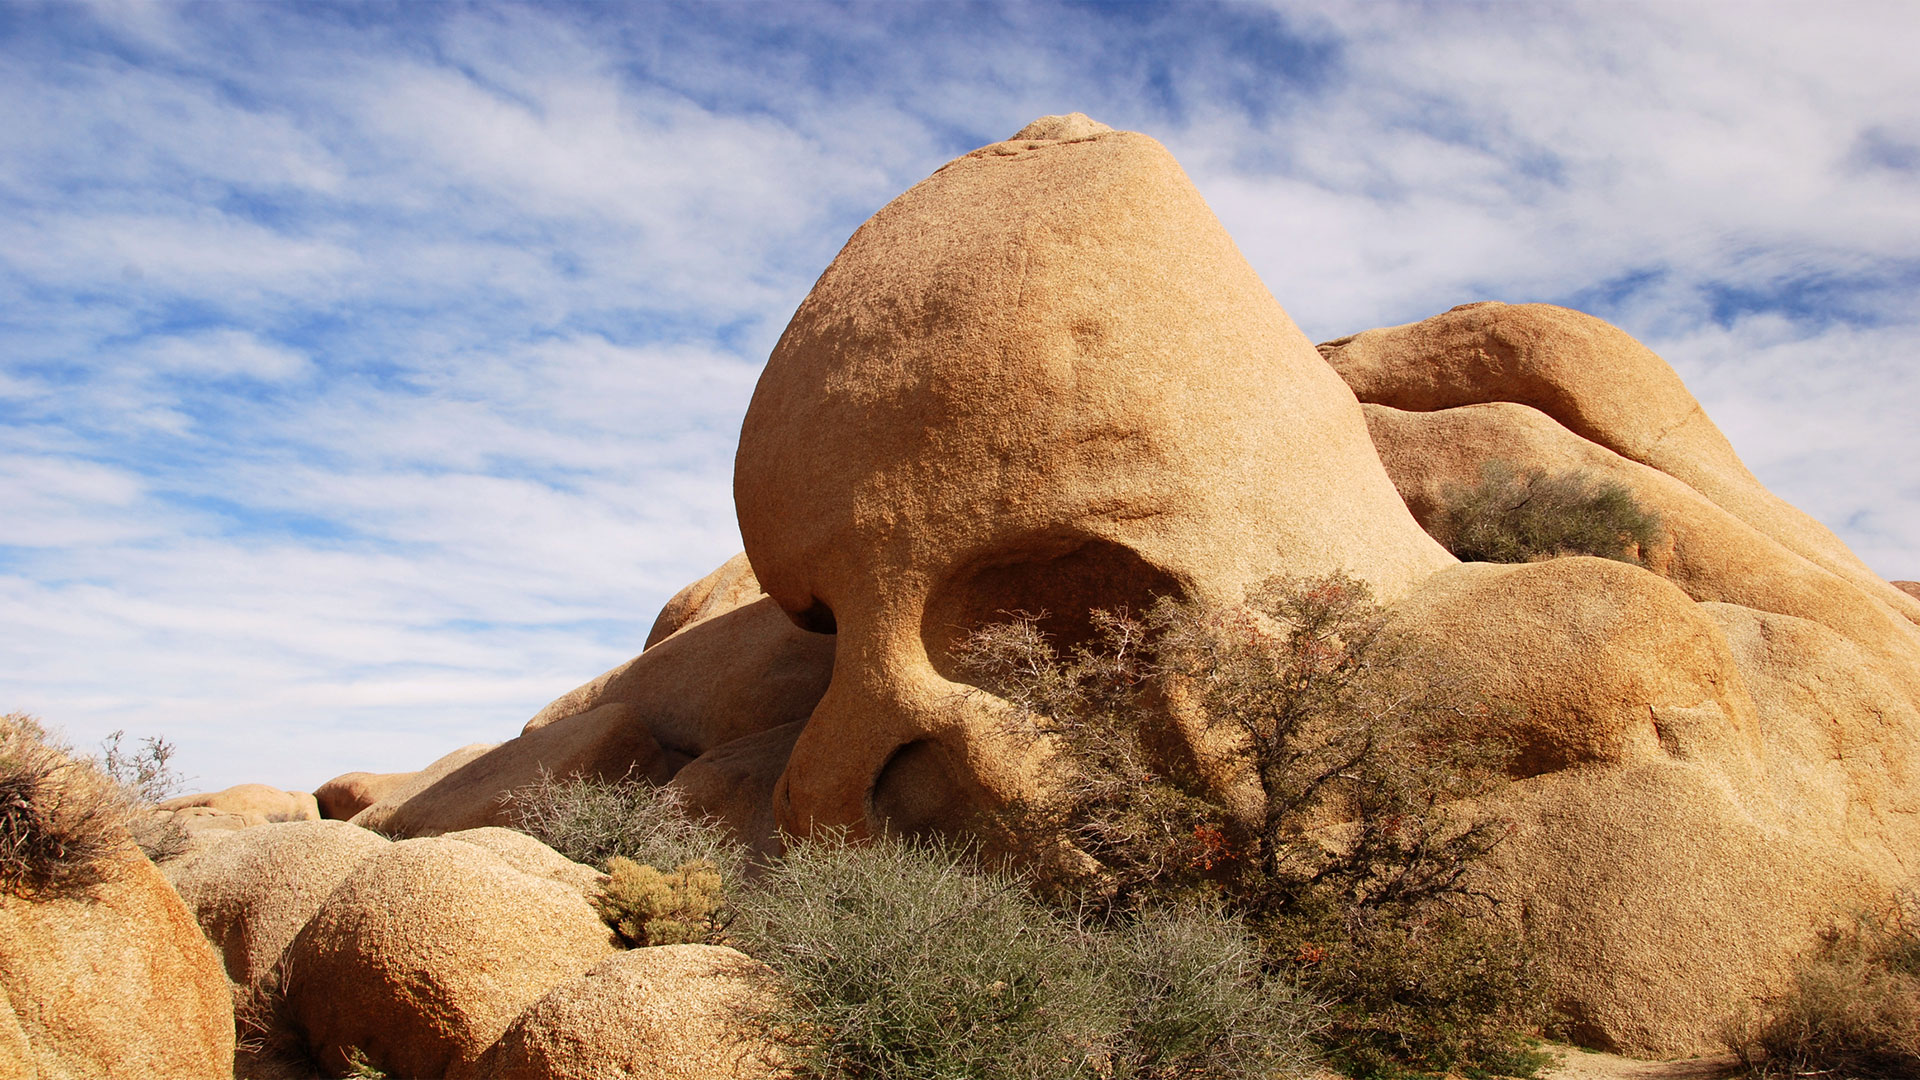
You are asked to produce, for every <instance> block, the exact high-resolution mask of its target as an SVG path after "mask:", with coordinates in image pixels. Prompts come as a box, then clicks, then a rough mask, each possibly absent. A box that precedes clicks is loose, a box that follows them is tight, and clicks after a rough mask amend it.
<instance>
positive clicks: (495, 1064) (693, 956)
mask: <svg viewBox="0 0 1920 1080" xmlns="http://www.w3.org/2000/svg"><path fill="white" fill-rule="evenodd" d="M770 974H771V973H770V972H769V970H768V969H767V968H766V967H765V966H764V965H762V964H760V963H758V962H756V961H754V960H751V959H749V958H748V957H746V956H743V955H741V954H740V953H738V952H736V951H734V950H733V949H729V948H725V947H722V946H718V945H664V946H660V947H657V948H650V949H633V950H631V951H627V952H620V953H615V954H614V955H612V956H609V957H607V958H606V959H605V960H603V961H601V962H600V964H599V966H598V967H595V968H594V969H593V970H592V971H590V972H588V973H587V974H586V975H584V976H582V977H580V978H578V979H575V980H573V981H572V982H567V983H562V984H561V985H559V986H557V987H555V988H554V989H553V990H551V991H549V992H548V993H547V995H546V996H545V997H543V998H541V999H540V1000H539V1001H536V1002H534V1003H533V1005H531V1006H529V1007H528V1009H527V1011H525V1012H523V1013H521V1014H520V1016H519V1017H518V1018H516V1019H515V1020H514V1022H513V1023H512V1025H511V1026H509V1027H508V1028H507V1031H506V1034H505V1035H503V1036H501V1038H500V1041H499V1042H498V1043H496V1044H494V1046H493V1048H492V1049H490V1050H488V1051H487V1053H486V1054H485V1055H484V1056H483V1057H482V1058H481V1059H480V1061H479V1062H478V1063H477V1065H476V1066H475V1067H474V1068H473V1070H472V1071H471V1072H462V1073H460V1074H458V1075H460V1076H471V1077H475V1078H498V1080H509V1078H518V1077H531V1076H539V1077H549V1078H552V1080H589V1078H598V1077H618V1076H635V1077H639V1076H644V1077H649V1078H652V1080H747V1078H749V1077H755V1078H757V1077H767V1078H772V1077H775V1076H780V1075H783V1074H782V1073H780V1072H779V1070H778V1067H777V1063H778V1055H777V1053H776V1050H775V1048H774V1046H773V1045H772V1043H771V1042H770V1041H769V1040H768V1039H767V1038H766V1037H765V1036H764V1035H762V1034H760V1033H759V1032H758V1031H757V1030H756V1029H755V1027H754V1026H753V1024H752V1023H751V1021H750V1019H749V1018H750V1017H751V1016H752V1015H753V1014H754V1012H755V1011H756V1010H757V1009H760V1008H763V1007H764V1005H765V1002H766V998H767V991H766V985H767V979H768V977H769V976H770Z"/></svg>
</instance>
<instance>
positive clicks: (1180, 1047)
mask: <svg viewBox="0 0 1920 1080" xmlns="http://www.w3.org/2000/svg"><path fill="white" fill-rule="evenodd" d="M739 906H740V914H739V918H738V919H737V921H736V922H735V924H734V928H733V935H734V937H735V939H736V940H737V941H738V943H739V944H740V945H741V946H742V947H743V948H745V949H746V950H747V951H749V952H751V953H752V954H754V955H755V956H758V957H759V958H761V959H762V960H764V961H766V962H767V963H768V964H770V965H771V966H772V967H773V968H774V969H775V970H777V971H778V972H779V975H780V987H779V994H778V995H777V1000H778V1001H780V1002H781V1004H779V1005H778V1006H776V1007H775V1009H774V1011H773V1012H772V1013H771V1014H769V1015H768V1016H766V1017H763V1020H764V1022H765V1023H767V1024H768V1026H769V1027H770V1028H771V1030H772V1031H774V1032H775V1033H776V1034H777V1035H779V1036H780V1037H781V1038H782V1039H783V1041H784V1042H786V1043H787V1044H788V1046H789V1061H790V1062H791V1063H792V1064H793V1065H794V1067H795V1068H797V1069H798V1070H799V1071H800V1073H801V1074H802V1075H804V1076H810V1077H873V1078H888V1080H936V1078H938V1080H962V1078H972V1077H979V1078H983V1080H984V1078H988V1077H992V1078H996V1080H998V1078H1009V1080H1043V1078H1044V1080H1057V1078H1075V1077H1086V1078H1100V1080H1114V1078H1127V1080H1147V1078H1168V1080H1171V1078H1174V1077H1190V1078H1194V1080H1207V1078H1220V1080H1240V1078H1245V1080H1253V1078H1255V1077H1259V1078H1265V1080H1270V1078H1273V1077H1283V1076H1304V1075H1307V1074H1308V1072H1309V1071H1310V1066H1311V1062H1312V1053H1311V1048H1310V1046H1309V1045H1308V1043H1307V1040H1306V1036H1307V1035H1308V1034H1309V1033H1311V1032H1312V1031H1313V1030H1314V1029H1315V1028H1316V1026H1317V1024H1318V1022H1319V1021H1318V1016H1319V1014H1318V1012H1317V1011H1316V1009H1315V1007H1314V1006H1313V1005H1311V1004H1310V1003H1308V1002H1306V1001H1304V1000H1303V999H1302V998H1301V996H1300V995H1298V994H1296V993H1294V992H1293V991H1292V990H1291V989H1290V988H1289V987H1287V986H1286V985H1284V984H1283V983H1280V982H1277V981H1275V980H1273V979H1272V978H1271V977H1269V976H1268V975H1267V974H1266V973H1265V972H1264V971H1263V970H1262V967H1261V964H1260V960H1259V952H1258V949H1257V947H1256V946H1255V945H1254V944H1253V943H1252V941H1251V940H1250V939H1249V938H1248V936H1247V935H1246V933H1245V932H1244V930H1243V929H1242V928H1241V925H1240V923H1239V922H1238V921H1237V920H1235V919H1233V918H1231V917H1230V916H1216V915H1215V914H1213V913H1203V912H1197V911H1170V912H1167V913H1165V914H1164V915H1160V916H1155V917H1151V918H1146V919H1142V920H1139V921H1137V922H1135V923H1133V924H1131V925H1128V926H1114V925H1111V924H1107V923H1103V922H1100V921H1098V920H1093V921H1089V920H1085V919H1077V918H1074V917H1072V915H1071V914H1070V913H1066V912H1062V911H1061V910H1059V909H1057V908H1052V907H1049V906H1047V905H1044V904H1042V903H1040V902H1039V901H1037V900H1036V899H1035V898H1034V897H1033V896H1032V895H1030V893H1029V892H1028V890H1027V888H1026V885H1025V882H1023V881H1022V880H1021V879H1020V878H1018V877H1017V876H1014V875H1012V874H1009V873H1006V872H1004V871H1001V870H996V869H993V868H991V867H984V868H983V867H981V866H979V865H977V864H976V862H975V860H974V858H973V857H972V856H971V855H970V853H968V852H966V851H964V850H960V849H955V848H950V847H943V846H941V845H939V844H937V843H932V842H909V841H902V840H880V841H876V842H873V843H871V844H865V845H848V844H844V843H841V842H840V841H839V840H838V839H836V838H833V837H826V838H823V839H818V840H811V841H794V842H793V843H792V844H791V845H790V847H789V849H788V851H787V853H786V854H785V856H784V857H783V858H781V859H779V860H777V861H775V862H774V863H773V864H772V865H771V866H770V867H769V868H768V870H767V873H766V874H765V876H764V877H763V878H761V879H760V880H759V881H758V882H757V883H756V884H755V885H754V887H753V888H751V889H747V890H744V891H743V892H742V894H741V897H740V900H739Z"/></svg>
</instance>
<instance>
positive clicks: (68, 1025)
mask: <svg viewBox="0 0 1920 1080" xmlns="http://www.w3.org/2000/svg"><path fill="white" fill-rule="evenodd" d="M0 1001H4V1002H10V1003H11V1009H10V1010H9V1012H10V1014H11V1016H12V1023H11V1024H8V1023H7V1021H6V1019H5V1016H4V1015H0V1066H5V1065H6V1063H7V1058H8V1057H9V1055H12V1056H15V1057H16V1058H17V1056H18V1054H19V1052H20V1047H19V1044H20V1042H21V1041H22V1040H24V1042H25V1043H26V1045H27V1047H28V1048H29V1050H28V1052H29V1054H30V1057H31V1061H32V1069H31V1071H16V1072H8V1073H6V1074H5V1075H8V1076H14V1075H26V1076H36V1077H38V1078H39V1080H122V1078H125V1080H169V1078H175V1077H178V1078H180V1080H206V1078H208V1077H222V1076H232V1075H233V1043H234V1030H233V999H232V997H231V995H230V993H229V991H228V988H227V979H226V975H225V974H224V973H223V972H222V971H221V968H220V959H219V957H218V956H216V955H215V954H214V951H213V948H212V946H210V945H209V944H208V943H207V940H206V939H205V938H204V937H202V936H201V935H200V928H199V927H198V926H196V925H195V924H194V921H193V918H192V916H190V915H189V914H188V913H187V909H186V907H185V906H184V905H183V904H182V903H181V902H180V897H179V896H178V895H176V894H175V893H174V891H173V889H172V887H171V886H169V885H168V884H167V881H166V879H165V878H163V877H161V876H160V871H159V870H157V869H155V868H154V866H153V864H152V863H150V862H148V861H147V860H146V858H145V857H143V856H142V855H141V854H140V852H139V851H138V850H137V849H135V848H134V847H133V846H132V845H131V844H129V845H128V846H127V848H126V849H125V850H124V851H123V852H122V853H121V854H120V855H117V856H115V857H114V862H113V865H112V866H111V871H110V877H109V878H108V880H107V881H105V882H104V883H102V884H100V885H98V886H95V887H94V888H93V889H92V890H91V891H89V892H86V893H82V894H77V895H71V896H61V897H58V898H43V899H39V900H27V899H23V898H21V897H18V896H13V895H9V894H6V893H0ZM9 1028H11V1029H12V1031H11V1032H10V1031H8V1029H9ZM15 1032H17V1035H16V1034H14V1033H15ZM9 1046H11V1049H9V1048H8V1047H9Z"/></svg>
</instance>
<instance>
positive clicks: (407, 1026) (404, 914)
mask: <svg viewBox="0 0 1920 1080" xmlns="http://www.w3.org/2000/svg"><path fill="white" fill-rule="evenodd" d="M613 951H614V946H613V941H612V934H611V932H610V931H609V930H608V928H607V926H606V924H605V923H603V922H602V921H601V920H600V918H599V916H598V915H596V914H595V913H594V910H593V907H592V905H591V904H589V903H588V901H587V899H586V898H585V897H584V896H582V895H581V894H580V892H579V891H578V890H577V889H574V888H572V887H570V886H568V885H564V884H561V883H560V882H556V881H552V880H548V879H546V878H542V877H534V876H532V875H529V874H525V873H522V872H520V871H519V870H516V869H514V868H513V867H512V866H510V865H509V864H508V863H507V862H506V861H505V860H503V859H501V858H500V857H499V856H498V855H495V854H494V853H493V852H491V851H489V850H487V849H485V848H483V847H481V846H480V845H478V844H473V843H463V842H461V841H459V840H451V839H447V838H445V837H436V838H431V839H418V840H405V841H400V842H398V843H394V844H391V845H389V846H388V847H386V848H384V849H382V850H380V851H379V852H376V853H375V854H373V855H372V856H370V857H368V858H366V859H364V860H362V861H361V862H360V864H359V865H358V866H356V867H354V869H353V871H352V872H351V873H349V874H348V875H347V877H346V878H345V879H344V880H343V881H341V883H340V884H339V886H337V887H336V888H335V889H334V891H333V893H332V894H331V895H330V896H329V897H328V898H327V900H326V902H325V903H324V904H322V905H321V908H320V910H319V912H318V913H317V914H315V916H314V917H313V919H312V920H310V921H309V922H308V923H307V925H306V927H305V928H304V929H303V930H301V932H300V934H299V936H298V937H296V938H295V939H294V943H293V945H292V946H291V947H290V948H289V949H288V950H287V957H288V962H289V969H290V974H289V977H288V984H287V1008H288V1010H289V1013H290V1015H291V1016H292V1017H293V1018H294V1020H295V1022H296V1024H297V1025H298V1027H299V1029H300V1030H301V1031H303V1032H304V1033H305V1034H306V1037H307V1040H308V1045H309V1048H310V1049H311V1050H312V1051H313V1052H314V1053H315V1054H316V1055H317V1057H318V1059H319V1061H320V1063H321V1065H322V1066H323V1067H325V1068H328V1069H332V1070H335V1072H336V1073H338V1072H343V1071H345V1069H346V1068H347V1064H348V1061H347V1056H346V1055H347V1053H348V1052H349V1051H350V1050H357V1051H359V1052H360V1053H361V1054H363V1055H364V1056H365V1059H366V1060H367V1062H369V1063H370V1064H372V1065H373V1066H374V1067H376V1068H378V1069H380V1070H382V1071H384V1072H386V1073H388V1074H389V1075H395V1076H407V1077H421V1078H428V1077H440V1076H444V1075H446V1074H447V1072H448V1070H449V1069H452V1068H460V1069H465V1068H468V1067H470V1066H471V1065H472V1064H473V1062H474V1061H475V1059H477V1058H478V1057H479V1056H480V1055H481V1054H482V1053H484V1052H485V1051H486V1049H487V1048H488V1047H489V1046H491V1045H493V1043H494V1041H495V1040H496V1039H498V1038H499V1037H500V1035H501V1033H502V1032H504V1031H505V1030H506V1029H507V1026H508V1025H509V1024H510V1023H511V1022H512V1021H513V1019H514V1018H515V1017H516V1016H518V1015H519V1014H520V1013H521V1011H522V1010H524V1009H525V1008H526V1007H527V1006H528V1005H529V1004H531V1003H532V1002H534V1001H535V1000H537V999H539V998H540V997H541V996H542V995H544V994H545V993H547V992H548V991H549V990H552V989H553V988H554V987H556V986H559V985H561V984H562V983H566V982H570V981H572V980H574V979H576V978H578V977H579V976H581V975H583V974H585V973H586V972H587V971H588V970H590V969H592V968H593V967H594V965H596V964H597V963H599V962H600V961H601V960H602V959H604V958H605V957H606V956H607V955H609V954H611V953H612V952H613Z"/></svg>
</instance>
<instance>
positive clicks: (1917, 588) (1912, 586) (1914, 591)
mask: <svg viewBox="0 0 1920 1080" xmlns="http://www.w3.org/2000/svg"><path fill="white" fill-rule="evenodd" d="M1891 584H1892V585H1893V587H1894V588H1896V589H1899V590H1900V591H1901V592H1903V593H1906V594H1907V595H1908V596H1911V597H1913V598H1914V599H1915V600H1920V581H1895V582H1891Z"/></svg>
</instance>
